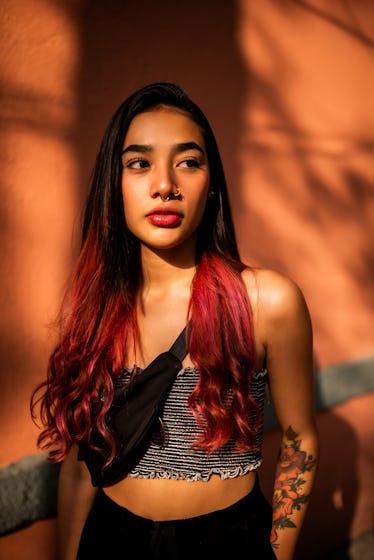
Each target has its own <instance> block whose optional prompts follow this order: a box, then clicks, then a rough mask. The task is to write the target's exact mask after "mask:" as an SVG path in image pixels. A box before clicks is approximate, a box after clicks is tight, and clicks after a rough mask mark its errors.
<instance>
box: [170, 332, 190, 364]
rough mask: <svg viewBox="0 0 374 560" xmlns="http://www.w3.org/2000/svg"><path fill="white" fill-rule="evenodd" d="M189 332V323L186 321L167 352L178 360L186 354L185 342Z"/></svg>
mask: <svg viewBox="0 0 374 560" xmlns="http://www.w3.org/2000/svg"><path fill="white" fill-rule="evenodd" d="M190 334H191V323H190V322H188V323H187V325H186V326H185V327H184V329H183V331H182V332H181V333H180V335H179V336H178V338H177V339H176V340H175V341H174V343H173V345H172V346H171V348H170V350H169V353H170V354H173V356H175V357H176V358H178V360H180V361H181V362H182V361H183V360H184V358H185V357H186V355H187V343H188V339H189V337H190Z"/></svg>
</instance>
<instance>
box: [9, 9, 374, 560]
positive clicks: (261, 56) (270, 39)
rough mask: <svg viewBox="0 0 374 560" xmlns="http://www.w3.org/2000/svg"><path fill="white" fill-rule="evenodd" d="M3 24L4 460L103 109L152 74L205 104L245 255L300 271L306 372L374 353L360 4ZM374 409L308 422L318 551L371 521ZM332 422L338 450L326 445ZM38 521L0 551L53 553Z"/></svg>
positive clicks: (81, 13) (366, 405) (372, 139)
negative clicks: (315, 472) (313, 430)
mask: <svg viewBox="0 0 374 560" xmlns="http://www.w3.org/2000/svg"><path fill="white" fill-rule="evenodd" d="M0 30H1V42H0V53H1V58H0V80H1V85H2V88H1V91H2V104H1V109H0V111H1V112H0V118H1V136H0V145H1V149H0V161H1V169H2V173H1V179H0V189H1V203H0V204H1V213H0V236H1V245H0V246H1V252H2V253H1V260H0V286H1V291H0V294H1V298H2V304H1V316H0V328H1V347H0V358H1V359H0V376H1V384H2V405H1V409H0V420H1V424H0V425H1V441H2V446H1V451H0V453H1V455H0V461H1V464H7V463H9V462H10V461H13V460H16V459H19V458H20V457H23V456H25V455H28V454H32V453H35V452H36V447H35V439H36V435H37V429H36V428H35V427H34V426H33V424H32V422H31V420H30V416H29V409H28V402H29V396H30V393H31V391H32V389H33V387H34V386H35V384H36V383H37V382H39V381H40V380H41V379H42V378H43V377H44V373H45V365H46V360H47V357H48V353H49V352H50V350H51V348H52V346H53V335H52V334H51V330H50V325H51V323H52V322H53V319H54V317H55V314H56V312H57V309H58V305H59V301H60V297H61V294H62V292H63V288H64V282H65V280H66V278H67V275H68V273H69V270H70V267H71V264H72V261H73V259H74V256H75V254H76V247H77V240H78V235H79V219H80V211H81V208H82V204H83V201H84V197H85V194H86V192H87V185H88V180H89V174H90V170H91V167H92V164H93V159H94V156H95V153H96V150H97V147H98V143H99V141H100V138H101V135H102V133H103V129H104V126H105V125H106V122H107V119H108V117H109V116H110V115H111V114H112V112H113V110H114V109H115V108H116V106H117V105H118V104H119V102H120V101H121V100H122V99H123V98H124V97H125V96H127V95H128V94H129V93H130V92H132V91H133V90H134V89H135V88H137V87H139V86H141V85H144V84H145V83H147V82H149V81H156V80H171V81H176V82H178V83H179V84H180V85H182V86H183V87H185V88H186V89H187V91H188V92H189V93H190V94H191V96H192V97H193V98H194V99H195V100H196V101H197V102H198V103H199V104H200V105H201V106H202V108H203V109H204V110H205V112H206V114H207V116H208V118H209V119H210V121H211V122H212V125H213V128H214V129H215V132H216V135H217V139H218V142H219V144H220V146H221V151H222V156H223V160H224V164H225V168H226V173H227V178H228V181H229V185H230V197H231V202H232V207H233V213H234V220H235V224H236V228H237V235H238V241H239V245H240V249H241V252H242V254H243V257H244V258H245V259H246V260H248V261H249V262H250V263H253V264H259V265H262V266H267V267H271V268H275V269H277V270H280V271H282V272H285V273H286V274H288V275H290V276H291V277H292V278H294V279H295V280H296V281H297V282H298V283H299V285H300V286H301V288H302V289H303V291H304V293H305V295H306V297H307V300H308V303H309V307H310V310H311V315H312V320H313V324H314V332H315V361H316V365H317V367H323V366H326V365H329V364H335V363H340V362H345V361H349V360H352V359H359V358H361V357H364V356H370V355H374V337H373V327H374V290H373V277H374V273H373V270H374V256H373V255H374V251H373V249H374V246H373V245H374V241H373V240H374V196H373V194H374V192H373V191H374V184H373V181H374V164H373V149H374V148H373V147H374V113H373V110H372V100H371V97H372V92H373V90H374V64H373V57H372V49H373V44H374V43H373V40H374V6H373V4H372V3H371V2H365V1H362V2H354V1H353V0H351V1H347V2H327V1H323V0H310V1H309V2H302V1H296V0H295V1H292V0H285V1H284V2H278V1H276V0H262V1H261V2H255V1H251V0H236V1H235V0H232V1H227V2H226V1H222V2H221V1H217V0H203V1H202V2H198V3H195V4H193V5H192V6H191V5H190V6H189V7H184V6H183V7H181V8H178V4H176V3H175V2H174V1H172V0H163V1H161V2H154V1H152V0H144V1H143V2H142V3H141V6H140V5H138V4H137V3H135V2H131V3H130V2H121V1H120V0H118V1H115V0H109V1H108V2H99V1H89V0H77V1H74V0H68V1H62V0H55V1H54V0H7V1H6V2H3V3H1V4H0ZM373 405H374V399H373V395H366V396H364V397H361V398H357V399H355V400H354V401H352V402H348V403H346V404H344V405H342V406H341V407H337V409H336V410H332V411H329V412H325V413H323V414H321V415H320V417H319V423H320V427H321V430H322V432H323V437H324V438H325V439H324V449H325V456H324V457H325V458H324V459H323V465H324V467H323V468H324V469H325V474H326V476H325V478H324V480H325V481H326V484H325V485H324V484H323V483H320V486H319V488H318V499H316V501H315V505H313V506H312V508H311V511H312V513H311V516H310V521H308V523H307V525H306V529H305V537H304V539H305V541H304V542H305V543H306V544H305V545H304V546H305V547H307V546H309V545H308V543H310V542H312V541H311V539H312V536H313V534H314V528H315V526H316V524H317V522H316V520H319V521H321V516H322V517H323V516H324V515H325V521H326V523H325V527H327V529H328V528H329V527H330V525H331V523H332V519H334V522H335V521H336V523H337V525H336V527H337V528H336V530H335V531H334V537H331V535H330V536H329V535H328V533H327V534H326V535H324V536H323V538H322V537H321V538H322V541H321V542H322V544H321V547H322V549H321V550H322V551H323V550H328V548H329V547H332V546H337V545H339V544H340V543H342V542H343V540H344V539H345V538H347V537H348V536H352V535H357V534H359V533H360V532H362V531H363V530H366V529H368V528H370V527H371V526H372V519H373V501H372V498H368V494H369V495H370V491H371V490H373V489H372V488H371V489H370V488H369V487H368V486H367V478H368V477H369V478H370V470H371V469H372V466H373V463H374V458H373V448H372V443H371V442H372V441H373V439H372V436H373V433H372V431H373V428H371V423H370V422H369V421H368V419H369V413H370V411H371V410H372V407H373ZM357 418H361V419H362V421H363V422H362V423H361V422H358V421H357ZM334 426H335V427H336V426H339V427H340V429H341V431H342V433H349V434H350V436H351V437H350V438H348V439H347V440H346V441H347V442H348V443H347V444H346V445H351V448H349V449H348V450H347V449H344V450H341V449H340V448H339V446H337V447H336V448H334V451H333V452H332V447H331V443H332V442H333V441H334V438H333V433H334V430H333V427H334ZM276 436H277V434H276V433H275V432H274V433H272V434H269V435H268V436H267V440H266V446H267V447H268V448H269V449H273V438H276ZM350 450H351V452H350ZM334 461H337V463H336V468H337V470H339V469H340V470H342V475H341V479H339V480H343V482H344V483H341V484H340V486H339V484H337V487H336V488H332V481H333V480H334V474H333V473H334V468H335V466H334V465H335V463H334ZM269 464H271V461H270V463H269ZM270 472H271V469H270V467H268V468H267V470H266V468H265V472H264V481H265V485H268V486H269V485H270ZM339 472H340V471H339ZM364 481H366V482H365V484H366V485H365V484H364ZM330 490H331V492H330ZM373 494H374V492H373V493H372V494H371V495H373ZM346 496H348V498H347V499H345V497H346ZM343 498H344V500H345V501H344V500H343ZM325 499H328V503H329V506H330V509H329V510H328V511H330V513H329V515H327V512H326V510H324V509H323V507H324V506H323V504H324V500H325ZM331 512H335V514H336V515H335V517H334V516H332V515H331ZM339 515H340V518H339ZM339 520H340V521H339ZM329 524H330V525H329ZM53 530H54V524H53V521H50V522H44V523H40V524H36V525H35V526H32V527H31V528H29V529H27V530H25V531H21V532H19V533H16V534H14V535H11V536H9V537H6V538H5V539H3V540H2V541H0V551H1V546H3V547H6V550H7V552H6V554H7V558H8V559H11V558H17V560H20V559H21V558H23V556H22V555H20V554H22V553H20V552H19V549H20V548H21V546H23V545H24V544H25V543H26V544H27V547H34V548H35V558H39V559H40V560H44V559H45V560H47V559H48V560H50V559H52V558H53V555H52V552H51V550H52V549H53ZM318 530H319V531H321V525H318ZM43 535H44V537H45V540H43V539H44V537H43ZM42 542H43V544H42ZM17 547H18V548H17ZM38 547H39V548H38ZM323 547H325V548H323ZM4 550H5V548H4ZM23 550H24V549H23ZM27 550H28V554H30V550H33V549H30V548H27ZM321 553H322V552H321ZM32 554H34V553H32ZM0 555H1V554H0ZM1 557H3V556H1ZM24 557H25V558H26V557H27V558H32V556H30V555H29V556H24ZM304 557H305V556H304ZM4 558H5V556H4Z"/></svg>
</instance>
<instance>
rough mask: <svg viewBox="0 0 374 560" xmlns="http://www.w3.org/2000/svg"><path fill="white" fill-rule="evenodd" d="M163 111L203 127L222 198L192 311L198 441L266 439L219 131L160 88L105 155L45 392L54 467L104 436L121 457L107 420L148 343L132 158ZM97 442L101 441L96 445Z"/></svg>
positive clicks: (134, 100) (129, 114)
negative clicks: (140, 310) (133, 134)
mask: <svg viewBox="0 0 374 560" xmlns="http://www.w3.org/2000/svg"><path fill="white" fill-rule="evenodd" d="M160 105H165V106H169V107H175V108H177V109H178V110H182V111H184V112H185V113H186V114H187V116H189V117H190V118H191V119H192V120H193V121H194V122H195V123H196V124H197V125H198V126H199V127H200V128H201V130H202V132H203V135H204V140H205V145H206V150H207V156H208V161H209V169H210V184H211V189H212V190H213V192H214V196H212V197H208V200H207V204H206V208H205V212H204V216H203V219H202V221H201V224H200V225H199V228H198V241H197V255H196V258H197V265H198V266H197V271H196V274H195V278H194V280H193V286H192V295H191V301H190V306H189V316H190V319H191V334H190V338H189V353H190V357H191V360H192V362H193V363H194V365H195V366H196V367H197V368H198V370H199V372H200V376H199V381H198V384H197V386H196V388H195V390H194V391H193V393H192V394H191V395H190V399H189V405H190V407H191V410H192V411H193V413H194V415H195V418H196V420H197V422H198V424H199V425H200V426H201V427H202V428H203V435H202V436H201V437H200V438H198V439H197V440H196V442H195V443H196V446H197V447H199V448H201V449H205V450H206V451H207V452H208V453H209V452H212V451H214V450H216V449H218V448H219V447H221V446H222V445H224V444H225V443H226V442H227V441H228V440H233V441H234V442H235V443H236V445H237V448H238V449H239V450H244V449H248V448H250V447H251V446H252V445H253V443H254V430H255V428H256V426H257V425H258V423H259V422H260V421H261V411H260V410H259V408H258V406H257V405H256V403H255V402H254V400H253V399H252V398H251V396H250V394H249V385H250V381H251V378H252V375H253V364H254V344H253V334H252V324H251V308H250V302H249V300H248V295H247V291H246V288H245V286H244V283H243V280H242V277H241V272H242V271H243V269H244V268H245V266H244V264H243V263H242V262H241V261H240V258H239V255H238V250H237V246H236V242H235V235H234V228H233V224H232V219H231V213H230V208H229V201H228V196H227V188H226V181H225V176H224V172H223V167H222V162H221V158H220V155H219V151H218V147H217V144H216V141H215V138H214V134H213V131H212V129H211V127H210V125H209V122H208V121H207V119H206V117H205V115H204V114H203V112H202V111H201V110H200V108H199V107H198V106H197V105H196V104H195V103H194V102H193V101H191V100H190V99H189V97H188V96H187V95H186V93H185V92H184V91H183V90H182V89H180V88H179V87H178V86H176V85H175V84H169V83H157V84H151V85H149V86H146V87H144V88H142V89H141V90H139V91H137V92H135V93H134V94H133V95H131V96H130V97H129V98H128V99H126V100H125V101H124V102H123V103H122V105H121V106H120V107H119V108H118V110H117V111H116V113H115V114H114V116H113V117H112V119H111V121H110V123H109V125H108V127H107V130H106V132H105V135H104V138H103V141H102V144H101V147H100V150H99V154H98V157H97V160H96V165H95V169H94V175H93V179H92V186H91V190H90V193H89V197H88V201H87V205H86V210H85V216H84V223H83V231H82V246H81V251H80V255H79V258H78V260H77V263H76V266H75V268H74V271H73V275H72V279H71V282H70V287H69V290H68V292H67V295H66V298H65V301H64V304H63V310H62V313H61V319H60V337H59V342H58V344H57V346H56V348H55V350H54V351H53V353H52V355H51V356H50V359H49V364H48V373H47V379H46V381H45V382H43V383H42V384H41V385H40V386H39V387H38V388H37V389H36V390H35V392H34V394H33V396H32V400H31V407H32V413H33V415H34V417H35V416H36V414H35V412H36V407H37V406H38V405H39V406H40V417H41V420H42V423H43V426H44V429H43V431H42V432H41V434H40V436H39V438H38V444H39V446H40V447H42V448H44V449H48V450H49V455H50V459H51V461H53V462H57V461H61V460H63V459H64V458H65V456H66V454H67V453H68V451H69V450H70V448H71V446H72V445H73V444H74V443H77V444H79V442H80V441H82V440H84V441H86V442H88V443H89V444H91V436H92V434H93V432H94V431H95V430H96V429H97V430H98V431H99V432H100V433H101V435H102V436H103V437H104V438H105V439H106V440H107V441H108V443H109V444H110V446H111V448H112V455H111V457H110V458H109V460H108V462H110V461H111V459H112V458H113V457H114V452H115V442H114V441H113V438H112V436H111V434H110V433H109V431H108V430H107V427H106V423H105V416H106V413H107V412H108V410H109V408H110V406H111V403H112V398H113V382H114V380H115V378H116V376H118V375H119V374H120V372H121V370H122V369H123V366H124V365H126V364H127V360H126V353H127V350H128V349H129V348H130V347H131V345H133V347H136V345H137V343H138V341H139V333H138V326H137V320H136V312H135V302H136V297H137V294H138V293H139V291H140V290H141V287H142V281H143V278H142V269H141V264H140V246H139V241H138V240H137V238H135V237H134V236H133V234H132V233H131V232H130V231H129V230H128V228H127V225H126V222H125V218H124V208H123V200H122V194H121V176H122V162H121V151H122V146H123V142H124V137H125V135H126V133H127V130H128V127H129V125H130V123H131V121H132V119H133V118H134V117H135V116H136V115H137V114H139V113H142V112H144V111H149V110H152V109H153V108H155V107H158V106H160ZM92 445H93V444H92Z"/></svg>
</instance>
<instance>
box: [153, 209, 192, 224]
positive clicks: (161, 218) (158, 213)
mask: <svg viewBox="0 0 374 560" xmlns="http://www.w3.org/2000/svg"><path fill="white" fill-rule="evenodd" d="M147 218H148V220H149V221H150V222H151V224H153V225H154V226H158V227H173V226H176V225H178V224H179V223H180V222H181V220H182V218H183V214H181V212H178V211H177V210H174V209H172V208H165V207H164V206H159V207H157V208H154V209H153V210H151V212H149V213H148V214H147Z"/></svg>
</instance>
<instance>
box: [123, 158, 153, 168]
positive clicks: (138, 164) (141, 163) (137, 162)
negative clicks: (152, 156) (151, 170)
mask: <svg viewBox="0 0 374 560" xmlns="http://www.w3.org/2000/svg"><path fill="white" fill-rule="evenodd" d="M125 167H127V168H128V169H146V168H147V167H149V162H148V161H147V160H146V159H143V158H136V159H131V160H129V161H127V162H126V163H125Z"/></svg>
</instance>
